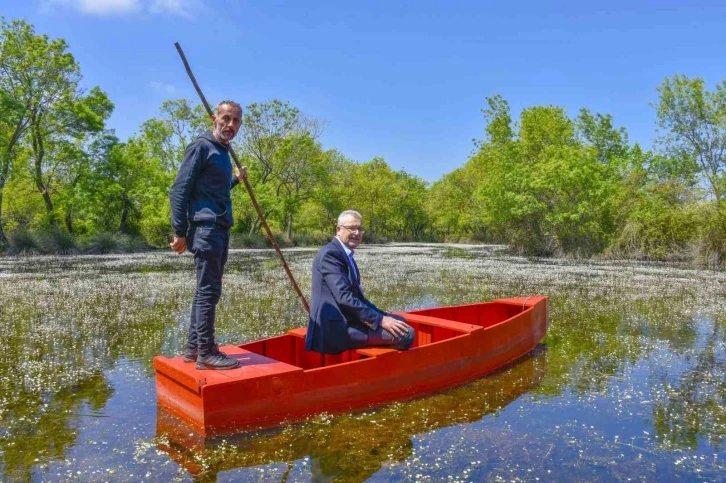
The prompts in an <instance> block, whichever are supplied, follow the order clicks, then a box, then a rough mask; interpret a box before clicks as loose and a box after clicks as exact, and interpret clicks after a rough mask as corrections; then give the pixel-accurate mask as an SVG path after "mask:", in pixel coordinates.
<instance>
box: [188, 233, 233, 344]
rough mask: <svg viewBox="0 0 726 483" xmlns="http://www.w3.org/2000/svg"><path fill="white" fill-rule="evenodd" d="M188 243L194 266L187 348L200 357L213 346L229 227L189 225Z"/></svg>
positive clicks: (227, 247) (227, 250)
mask: <svg viewBox="0 0 726 483" xmlns="http://www.w3.org/2000/svg"><path fill="white" fill-rule="evenodd" d="M187 245H188V247H189V251H190V252H192V253H193V254H194V263H195V265H196V267H197V288H196V290H195V291H194V299H193V300H192V311H191V315H190V321H189V336H188V339H187V350H190V351H194V350H196V351H198V354H199V356H200V357H206V356H208V355H209V353H210V351H211V350H212V347H213V346H214V319H215V315H216V310H217V303H218V302H219V298H220V296H221V295H222V275H223V274H224V265H225V264H226V263H227V255H228V253H229V228H224V227H221V226H219V225H215V224H209V225H192V227H190V229H189V235H188V236H187Z"/></svg>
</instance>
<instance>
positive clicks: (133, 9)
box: [41, 0, 203, 17]
mask: <svg viewBox="0 0 726 483" xmlns="http://www.w3.org/2000/svg"><path fill="white" fill-rule="evenodd" d="M58 8H62V9H69V10H76V11H78V12H80V13H82V14H86V15H99V16H109V15H126V14H134V13H142V12H143V13H150V14H155V15H163V14H173V15H179V16H182V17H191V16H192V15H193V14H194V13H195V12H197V11H199V10H200V9H202V8H203V3H202V0H43V2H42V3H41V10H42V11H44V12H53V11H55V10H56V9H58Z"/></svg>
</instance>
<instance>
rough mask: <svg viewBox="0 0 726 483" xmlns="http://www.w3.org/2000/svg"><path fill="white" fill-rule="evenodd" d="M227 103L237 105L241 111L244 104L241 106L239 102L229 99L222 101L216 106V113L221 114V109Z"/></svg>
mask: <svg viewBox="0 0 726 483" xmlns="http://www.w3.org/2000/svg"><path fill="white" fill-rule="evenodd" d="M225 104H226V105H228V106H232V107H236V108H237V109H239V112H242V106H240V105H239V104H238V103H236V102H234V101H229V100H228V101H222V102H220V103H219V104H217V107H215V108H214V113H215V114H219V110H220V109H221V107H222V106H223V105H225Z"/></svg>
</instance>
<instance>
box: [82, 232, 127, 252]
mask: <svg viewBox="0 0 726 483" xmlns="http://www.w3.org/2000/svg"><path fill="white" fill-rule="evenodd" d="M85 251H86V253H90V254H92V255H105V254H109V253H126V249H125V247H124V244H123V240H122V237H121V236H120V235H116V234H114V233H96V234H95V235H92V236H91V237H90V238H89V239H88V241H87V242H86V250H85Z"/></svg>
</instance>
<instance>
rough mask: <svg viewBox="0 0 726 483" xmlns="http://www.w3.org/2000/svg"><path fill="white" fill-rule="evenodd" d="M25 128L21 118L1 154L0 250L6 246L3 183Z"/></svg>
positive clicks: (23, 119) (23, 120)
mask: <svg viewBox="0 0 726 483" xmlns="http://www.w3.org/2000/svg"><path fill="white" fill-rule="evenodd" d="M26 128H27V125H26V124H25V117H22V116H21V118H20V119H19V120H18V123H17V124H16V125H15V131H13V135H12V136H11V137H10V141H9V142H8V145H7V147H6V148H5V151H4V152H3V158H2V164H1V165H0V248H2V247H3V246H5V245H7V242H8V239H7V237H6V236H5V231H4V230H3V194H4V193H5V182H6V181H7V179H8V174H9V173H10V161H11V160H12V158H13V150H14V149H15V145H16V144H17V142H18V141H19V140H20V136H22V134H23V132H24V131H25V129H26Z"/></svg>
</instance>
